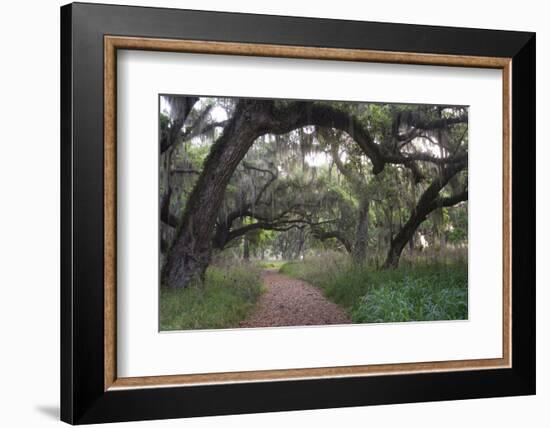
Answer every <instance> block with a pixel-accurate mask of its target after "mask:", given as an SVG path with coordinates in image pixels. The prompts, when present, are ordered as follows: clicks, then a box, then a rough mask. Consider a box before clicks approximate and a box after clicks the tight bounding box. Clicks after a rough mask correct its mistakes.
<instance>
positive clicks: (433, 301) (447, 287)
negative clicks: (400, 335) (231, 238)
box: [281, 254, 468, 323]
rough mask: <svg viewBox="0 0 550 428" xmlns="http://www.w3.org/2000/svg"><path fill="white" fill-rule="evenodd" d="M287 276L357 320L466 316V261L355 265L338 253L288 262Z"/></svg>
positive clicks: (464, 317)
mask: <svg viewBox="0 0 550 428" xmlns="http://www.w3.org/2000/svg"><path fill="white" fill-rule="evenodd" d="M281 272H282V273H285V274H287V275H290V276H293V277H296V278H300V279H303V280H305V281H308V282H310V283H311V284H313V285H316V286H317V287H319V288H321V289H322V290H323V292H324V294H325V296H326V297H327V298H328V299H330V300H332V301H333V302H335V303H337V304H339V305H341V306H343V307H344V308H345V309H346V310H347V312H348V313H349V315H350V316H351V319H352V321H353V322H354V323H375V322H404V321H432V320H458V319H467V317H468V267H467V264H466V263H465V262H463V261H452V262H447V263H439V262H426V263H417V264H414V265H413V264H408V263H405V264H404V265H403V266H400V267H399V268H398V269H390V270H379V269H376V268H374V267H368V266H367V267H356V266H353V265H351V264H350V263H349V262H348V261H347V258H345V257H344V256H342V255H338V254H325V255H323V256H320V257H315V258H311V259H309V260H306V261H304V262H292V263H287V264H286V265H284V266H283V267H282V268H281Z"/></svg>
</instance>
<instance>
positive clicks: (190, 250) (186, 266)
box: [163, 100, 265, 288]
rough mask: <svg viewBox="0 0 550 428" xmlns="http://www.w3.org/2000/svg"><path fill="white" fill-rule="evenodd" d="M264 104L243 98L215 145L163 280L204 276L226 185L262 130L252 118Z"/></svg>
mask: <svg viewBox="0 0 550 428" xmlns="http://www.w3.org/2000/svg"><path fill="white" fill-rule="evenodd" d="M262 104H265V102H262V101H254V100H243V101H240V102H239V104H238V106H237V107H236V110H235V113H234V116H233V118H232V120H231V121H230V122H229V123H228V125H227V126H226V128H225V129H224V132H223V135H222V136H221V137H220V138H218V140H217V141H216V142H215V143H214V145H213V146H212V149H211V151H210V154H209V155H208V157H207V159H206V161H205V163H204V168H203V171H202V173H201V175H200V176H199V179H198V181H197V183H196V185H195V187H194V188H193V191H192V192H191V195H190V197H189V200H188V201H187V205H186V207H185V212H184V215H183V218H182V220H181V223H180V227H179V231H178V234H177V236H176V239H175V241H174V244H173V246H172V248H171V250H170V252H169V254H168V258H167V261H166V265H165V267H164V272H163V282H164V284H165V285H167V286H168V287H171V288H183V287H186V286H187V285H188V284H189V283H191V282H193V281H196V280H198V281H201V282H202V281H203V280H204V274H205V271H206V268H207V267H208V265H209V263H210V260H211V257H212V234H213V230H214V225H215V222H216V216H217V214H218V211H219V209H220V206H221V203H222V201H223V196H224V194H225V188H226V187H227V183H228V182H229V179H230V178H231V175H232V174H233V171H234V170H235V168H236V167H237V165H238V164H239V162H240V161H241V159H242V158H243V157H244V155H245V154H246V152H247V151H248V149H249V148H250V146H251V145H252V143H253V142H254V140H255V139H256V138H257V137H258V136H259V135H261V134H262V131H261V129H260V126H261V123H260V121H259V120H251V118H252V117H253V116H254V115H255V112H257V111H258V110H261V108H262Z"/></svg>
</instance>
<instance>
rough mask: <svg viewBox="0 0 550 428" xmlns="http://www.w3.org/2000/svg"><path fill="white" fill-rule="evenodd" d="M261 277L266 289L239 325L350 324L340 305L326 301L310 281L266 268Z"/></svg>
mask: <svg viewBox="0 0 550 428" xmlns="http://www.w3.org/2000/svg"><path fill="white" fill-rule="evenodd" d="M262 278H263V281H264V285H265V286H266V288H267V291H266V292H265V293H264V294H262V296H261V297H260V300H259V302H258V307H257V308H256V309H255V310H254V312H253V313H252V314H251V315H250V316H249V317H248V319H246V320H244V321H242V322H241V323H240V326H241V327H280V326H300V325H323V324H350V323H351V320H350V319H349V317H348V316H347V314H346V313H345V312H344V310H343V309H342V308H341V307H340V306H338V305H336V304H335V303H332V302H329V301H328V300H327V299H326V298H325V297H324V296H323V294H322V293H321V291H320V290H318V289H317V288H315V287H314V286H312V285H311V284H308V283H307V282H305V281H300V280H298V279H293V278H290V277H288V276H285V275H282V274H280V273H278V272H277V271H275V270H265V271H264V272H263V274H262Z"/></svg>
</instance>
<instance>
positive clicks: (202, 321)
mask: <svg viewBox="0 0 550 428" xmlns="http://www.w3.org/2000/svg"><path fill="white" fill-rule="evenodd" d="M262 291H263V289H262V283H261V278H260V270H259V269H257V268H255V267H254V266H248V265H247V266H235V267H225V268H221V267H214V266H211V267H209V268H208V270H207V271H206V279H205V283H204V285H203V286H202V287H200V286H190V287H188V288H185V289H181V290H169V289H164V288H163V289H161V292H160V329H161V330H163V331H166V330H190V329H214V328H232V327H238V325H239V322H240V321H242V320H243V319H245V318H246V316H247V315H248V314H249V312H250V310H251V309H252V308H253V307H254V305H255V303H256V301H257V300H258V297H259V296H260V294H261V293H262Z"/></svg>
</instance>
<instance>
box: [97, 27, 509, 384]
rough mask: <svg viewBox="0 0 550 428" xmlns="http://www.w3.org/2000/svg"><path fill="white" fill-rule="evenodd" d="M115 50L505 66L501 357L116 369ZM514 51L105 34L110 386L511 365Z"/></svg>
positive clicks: (107, 371) (107, 378)
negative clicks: (193, 370) (217, 369)
mask: <svg viewBox="0 0 550 428" xmlns="http://www.w3.org/2000/svg"><path fill="white" fill-rule="evenodd" d="M117 49H130V50H150V51H165V52H166V51H168V52H185V53H202V54H219V55H250V56H263V57H282V58H296V59H323V60H338V61H362V62H379V63H393V64H416V65H439V66H455V67H475V68H495V69H502V72H503V77H502V79H503V356H502V358H495V359H476V360H458V361H437V362H422V363H401V364H379V365H358V366H344V367H323V368H306V369H281V370H262V371H246V372H229V373H205V374H188V375H170V376H147V377H128V378H117V376H116V370H117V368H116V51H117ZM511 65H512V60H511V58H501V57H479V56H463V55H443V54H441V55H440V54H419V53H409V52H386V51H372V50H361V49H337V48H322V47H304V46H289V45H269V44H255V43H233V42H213V41H197V40H174V39H158V38H143V37H121V36H109V35H106V36H104V122H105V123H104V215H105V219H104V240H105V243H104V282H105V283H104V354H105V355H104V390H105V391H107V390H118V389H134V388H155V387H168V386H196V385H205V384H208V385H209V384H223V383H243V382H262V381H290V380H299V379H320V378H339V377H362V376H373V375H397V374H409V373H426V372H444V371H445V372H446V371H465V370H482V369H484V370H485V369H499V368H510V367H511V362H512V355H511V350H512V334H511V333H512V332H511V329H512V320H511V316H512V311H511V285H512V284H511V272H512V271H511V269H512V266H511V239H512V235H511V218H512V217H511V210H512V207H511V190H512V189H511V185H512V170H511V123H512V122H511V113H512V102H511V96H512V94H511V79H512V66H511Z"/></svg>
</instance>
